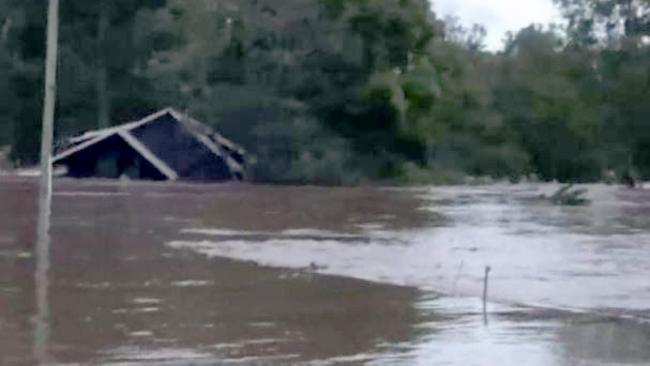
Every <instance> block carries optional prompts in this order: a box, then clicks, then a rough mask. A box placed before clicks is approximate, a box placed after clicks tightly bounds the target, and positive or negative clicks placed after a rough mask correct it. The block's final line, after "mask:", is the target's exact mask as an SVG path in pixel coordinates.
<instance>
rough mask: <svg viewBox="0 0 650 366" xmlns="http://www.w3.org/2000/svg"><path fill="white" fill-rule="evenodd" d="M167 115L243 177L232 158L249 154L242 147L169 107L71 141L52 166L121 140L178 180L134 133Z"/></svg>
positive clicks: (69, 140) (236, 161)
mask: <svg viewBox="0 0 650 366" xmlns="http://www.w3.org/2000/svg"><path fill="white" fill-rule="evenodd" d="M165 115H170V116H171V117H173V120H174V121H176V122H177V123H180V124H181V125H182V126H183V127H184V129H186V130H187V131H189V132H190V133H192V134H193V136H194V137H195V138H196V139H197V140H198V141H200V143H201V144H203V145H204V146H205V147H206V148H207V149H208V150H209V151H210V152H212V153H213V154H214V155H216V156H218V157H220V158H221V159H223V160H224V161H225V162H226V164H227V165H228V167H229V168H230V170H231V171H232V172H236V173H243V171H244V167H243V165H242V163H241V162H240V161H238V160H237V159H235V158H233V156H232V155H233V153H236V154H239V155H241V156H243V155H245V154H246V151H245V150H244V149H243V148H242V147H241V146H239V145H237V144H235V143H234V142H232V141H230V140H228V139H227V138H225V137H223V136H222V135H221V134H219V133H218V132H216V131H214V130H213V129H211V128H210V127H208V126H206V125H204V124H202V123H201V122H199V121H197V120H195V119H193V118H191V117H189V116H187V115H186V114H184V113H180V112H178V111H176V110H175V109H173V108H171V107H168V108H165V109H162V110H160V111H158V112H155V113H153V114H150V115H148V116H146V117H144V118H142V119H140V120H137V121H133V122H128V123H125V124H122V125H119V126H114V127H109V128H104V129H99V130H94V131H88V132H85V133H83V134H82V135H79V136H76V137H73V138H70V139H68V140H67V141H66V142H67V146H66V148H65V149H63V151H61V152H59V153H57V154H56V155H55V156H54V157H53V158H52V163H53V164H55V163H57V162H60V161H62V160H64V159H66V158H67V157H69V156H71V155H74V154H76V153H78V152H80V151H82V150H84V149H86V148H88V147H90V146H92V145H95V144H97V143H99V142H101V141H103V140H105V139H107V138H109V137H111V136H115V135H118V136H120V137H121V138H122V139H123V140H124V141H125V142H126V143H127V144H129V145H130V146H131V147H132V148H133V149H134V150H135V151H137V152H138V153H139V154H140V155H141V156H142V157H143V158H145V159H146V160H147V161H148V162H149V163H151V164H152V165H153V166H154V167H155V168H156V169H157V170H158V171H160V173H162V174H163V175H164V176H165V177H167V179H169V180H176V179H178V177H179V174H178V172H176V171H174V169H173V168H171V167H170V166H169V165H168V164H167V163H166V162H165V161H163V160H162V159H160V158H159V157H158V156H156V154H154V153H153V152H152V151H151V150H150V149H149V148H148V147H147V146H146V145H145V144H143V143H142V142H141V141H139V139H138V138H137V137H136V136H135V135H134V134H133V133H132V131H133V130H136V129H138V128H140V127H143V126H145V125H147V124H148V123H152V122H154V121H157V120H159V119H160V118H161V117H164V116H165Z"/></svg>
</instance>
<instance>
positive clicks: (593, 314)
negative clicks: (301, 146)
mask: <svg viewBox="0 0 650 366" xmlns="http://www.w3.org/2000/svg"><path fill="white" fill-rule="evenodd" d="M588 188H589V192H590V193H589V195H590V197H591V198H592V199H593V201H594V203H593V204H592V205H591V206H588V207H553V206H550V205H548V204H546V203H544V202H541V201H539V200H536V199H535V197H536V196H538V195H539V194H540V193H543V192H550V191H552V190H553V189H554V187H553V186H551V185H539V186H534V185H528V186H526V185H524V186H521V185H519V186H508V185H503V186H491V187H440V188H421V189H407V190H396V189H376V188H338V189H332V188H311V187H302V188H296V187H264V186H248V185H184V184H150V183H133V182H132V183H128V184H126V183H119V182H92V181H68V180H63V181H56V182H55V190H54V202H53V209H52V222H51V242H50V243H51V250H50V258H49V259H50V268H49V271H48V272H47V276H46V278H45V279H46V281H45V282H43V281H39V282H38V283H39V284H40V285H38V286H37V282H36V280H35V271H36V270H37V268H38V266H37V262H38V260H39V258H37V257H38V256H37V255H36V253H35V251H34V247H35V243H36V240H37V236H36V225H37V203H36V196H37V186H36V182H35V181H34V180H29V179H22V178H9V177H4V178H0V365H33V364H53V365H231V364H233V365H293V364H297V365H366V364H367V365H462V366H466V365H470V366H471V365H481V366H483V365H513V366H514V365H522V366H547V365H548V366H554V365H558V366H559V365H562V366H573V365H650V325H648V322H647V321H648V319H649V318H650V191H642V190H639V191H627V190H623V189H619V188H616V187H605V186H589V187H588ZM486 265H490V266H491V267H492V268H493V271H492V273H491V280H490V299H491V302H490V304H489V306H488V314H487V318H485V319H484V317H483V314H482V306H481V300H480V296H481V291H482V280H483V278H482V277H483V268H484V266H486ZM43 283H44V284H43ZM37 288H38V289H40V290H43V289H45V292H44V293H45V296H44V297H42V299H44V300H41V301H38V297H37V295H36V293H37ZM38 314H40V316H37V315H38Z"/></svg>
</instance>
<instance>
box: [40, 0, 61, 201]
mask: <svg viewBox="0 0 650 366" xmlns="http://www.w3.org/2000/svg"><path fill="white" fill-rule="evenodd" d="M47 14H48V15H47V55H46V58H45V99H44V101H43V131H42V133H41V188H40V199H41V201H40V202H44V201H43V200H44V199H45V200H48V201H49V198H50V197H51V196H52V139H53V134H54V107H55V104H56V70H57V61H58V60H57V59H58V48H59V0H49V9H48V12H47Z"/></svg>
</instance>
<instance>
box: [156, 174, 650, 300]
mask: <svg viewBox="0 0 650 366" xmlns="http://www.w3.org/2000/svg"><path fill="white" fill-rule="evenodd" d="M545 189H546V190H548V191H550V192H552V191H553V189H550V188H548V187H545ZM589 192H590V193H589V197H591V198H592V199H593V200H594V203H593V205H592V206H589V207H556V206H552V205H550V204H544V203H536V202H532V203H531V202H529V201H525V202H524V203H522V201H520V200H519V199H520V198H521V197H522V196H524V195H525V196H527V197H535V196H537V195H538V194H539V190H537V189H534V190H532V189H528V188H526V187H519V186H506V187H461V188H458V187H443V188H435V189H432V190H431V191H430V192H429V193H428V194H426V195H424V198H426V200H428V201H429V202H431V203H430V204H428V205H427V206H426V207H427V209H430V210H432V211H436V212H439V213H442V214H443V215H445V216H446V217H448V218H450V219H451V220H452V223H453V224H452V225H448V226H445V227H430V228H420V229H415V230H411V231H404V232H386V231H381V232H377V233H374V232H373V231H372V230H373V229H376V228H375V227H374V226H373V227H368V231H367V232H366V237H365V238H364V240H345V241H343V240H336V239H332V240H328V239H327V238H323V239H324V240H320V239H321V238H320V237H319V238H318V239H319V240H316V239H315V238H307V237H304V238H303V237H294V236H293V234H295V232H284V233H276V234H275V236H273V237H270V238H266V239H264V240H255V238H249V237H246V235H240V233H237V236H238V238H228V237H226V238H219V239H216V238H215V239H210V240H176V241H172V242H170V243H168V245H169V246H171V247H173V248H185V249H188V248H189V249H192V250H195V251H198V252H201V253H203V254H205V255H208V256H211V257H223V258H230V259H235V260H242V261H253V262H256V263H258V264H260V265H264V266H271V267H280V268H293V269H301V270H311V271H314V272H317V273H321V274H327V275H337V276H346V277H351V278H356V279H362V280H368V281H374V282H381V283H388V284H394V285H403V286H414V287H418V288H421V289H425V290H434V291H438V292H443V293H447V294H453V295H458V296H471V297H479V296H481V294H482V289H483V279H484V269H485V267H486V266H490V267H491V268H492V272H491V274H490V281H489V296H490V299H492V300H494V301H499V302H504V303H520V304H526V305H536V306H543V307H550V308H562V309H573V310H583V309H586V310H589V309H625V310H646V309H648V307H650V305H649V304H650V286H649V282H648V278H650V232H648V231H639V230H638V228H637V229H634V228H631V227H630V226H629V225H628V224H627V223H626V222H624V221H623V222H622V223H618V222H616V220H617V217H618V216H620V215H621V210H624V209H625V207H630V206H634V205H638V204H639V203H636V202H623V201H621V200H619V199H618V198H617V197H616V196H615V195H614V193H615V191H613V189H612V188H607V187H601V186H596V187H593V188H590V191H589ZM512 197H515V198H517V200H515V199H513V198H512ZM446 201H448V202H446ZM459 202H460V203H459ZM572 220H573V221H572ZM574 221H575V222H574ZM633 229H634V230H633ZM184 232H188V231H187V230H186V231H184ZM309 233H314V232H311V231H309ZM327 234H328V235H329V234H330V233H329V232H328V233H327ZM331 234H333V236H334V235H336V233H331Z"/></svg>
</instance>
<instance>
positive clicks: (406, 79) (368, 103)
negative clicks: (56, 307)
mask: <svg viewBox="0 0 650 366" xmlns="http://www.w3.org/2000/svg"><path fill="white" fill-rule="evenodd" d="M556 3H557V4H558V6H560V8H561V9H562V12H563V14H565V16H566V17H567V20H568V25H567V29H566V31H567V32H566V34H567V38H562V37H560V36H558V35H557V34H556V33H555V32H554V31H550V30H544V29H540V28H535V27H529V28H526V29H523V30H521V31H519V32H517V33H513V34H512V36H511V37H510V40H509V41H508V43H507V44H506V47H505V50H504V51H503V52H501V53H497V54H494V53H488V52H485V51H484V50H483V49H484V47H483V39H484V37H485V30H484V29H483V28H482V27H481V26H479V25H476V26H474V27H472V28H471V29H465V28H463V27H462V26H460V25H459V23H458V21H457V20H455V19H452V18H448V19H446V20H445V21H441V20H439V19H437V18H436V17H435V14H433V13H432V12H431V10H430V4H429V2H428V1H426V0H311V1H305V0H193V1H187V0H167V1H159V0H137V1H135V0H119V1H109V0H101V1H82V0H70V1H63V2H62V7H61V42H60V45H61V47H60V56H59V59H60V62H59V88H58V103H57V119H56V120H57V124H56V134H57V136H59V137H62V136H68V135H71V134H76V133H79V132H81V131H84V130H88V129H94V128H97V127H98V126H102V125H104V124H105V123H106V122H107V121H110V122H111V123H122V122H125V121H127V120H131V119H134V118H137V117H140V116H142V115H143V114H146V113H148V112H151V111H153V110H155V109H159V108H162V107H165V106H168V105H172V106H174V107H176V108H179V109H181V110H186V111H187V112H189V113H190V114H192V115H195V116H196V117H197V118H198V119H200V120H203V121H206V122H208V123H210V124H212V125H213V126H214V127H216V128H217V129H219V130H220V131H221V132H222V133H224V134H225V135H226V136H228V137H230V138H232V139H233V140H235V141H237V142H239V143H241V144H242V145H244V147H246V148H247V150H248V151H249V153H250V155H251V156H252V157H254V159H253V160H254V161H255V164H253V165H252V166H251V173H252V175H253V177H254V179H256V180H258V181H267V182H276V183H299V184H305V183H318V184H356V183H360V182H365V181H382V182H389V183H417V184H428V183H457V182H461V181H463V180H464V179H463V178H464V176H467V175H471V176H483V177H492V178H499V179H500V178H509V179H512V180H517V179H519V178H520V177H522V176H525V175H529V174H537V175H539V176H541V177H542V178H543V179H546V180H552V179H559V180H563V181H593V180H597V179H600V178H601V175H602V172H604V171H610V170H613V171H617V172H619V173H623V172H629V171H635V172H639V173H640V174H642V175H644V176H646V177H650V129H648V128H646V124H647V116H648V115H650V66H649V65H650V62H648V61H649V59H650V47H649V46H648V43H647V37H648V35H649V34H648V32H649V28H648V24H650V2H649V1H648V0H631V1H620V0H556ZM44 5H45V2H42V1H36V0H0V146H2V145H4V144H10V145H11V146H12V159H14V161H15V162H20V163H21V164H28V163H33V162H35V161H36V159H37V151H38V136H39V133H40V132H39V125H40V105H41V98H42V64H43V54H44V47H43V38H44V22H45V9H44ZM644 37H646V38H644Z"/></svg>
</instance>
